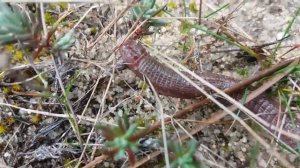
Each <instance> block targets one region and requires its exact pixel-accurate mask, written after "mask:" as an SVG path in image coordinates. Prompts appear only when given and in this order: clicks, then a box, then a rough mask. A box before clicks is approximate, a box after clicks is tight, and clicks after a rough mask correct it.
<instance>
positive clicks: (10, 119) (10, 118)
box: [7, 117, 16, 125]
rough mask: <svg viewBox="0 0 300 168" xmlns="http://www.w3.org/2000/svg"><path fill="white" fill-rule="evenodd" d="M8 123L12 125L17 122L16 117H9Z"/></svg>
mask: <svg viewBox="0 0 300 168" xmlns="http://www.w3.org/2000/svg"><path fill="white" fill-rule="evenodd" d="M7 122H8V124H9V125H12V124H14V123H15V122H16V120H15V118H14V117H9V118H8V120H7Z"/></svg>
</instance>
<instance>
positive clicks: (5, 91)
mask: <svg viewBox="0 0 300 168" xmlns="http://www.w3.org/2000/svg"><path fill="white" fill-rule="evenodd" d="M2 91H3V94H5V95H7V94H8V93H9V92H10V89H9V88H8V87H3V88H2Z"/></svg>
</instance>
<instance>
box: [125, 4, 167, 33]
mask: <svg viewBox="0 0 300 168" xmlns="http://www.w3.org/2000/svg"><path fill="white" fill-rule="evenodd" d="M164 8H165V6H162V7H161V8H157V6H156V5H155V0H141V1H140V4H139V5H137V6H136V7H133V8H132V9H131V17H132V19H133V20H137V19H138V18H139V17H141V20H146V19H148V24H149V26H155V27H160V26H165V25H166V24H167V22H165V21H163V20H161V19H151V18H152V17H153V16H155V15H157V14H158V13H159V12H161V11H163V10H164Z"/></svg>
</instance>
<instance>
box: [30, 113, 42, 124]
mask: <svg viewBox="0 0 300 168" xmlns="http://www.w3.org/2000/svg"><path fill="white" fill-rule="evenodd" d="M31 120H32V122H33V123H34V124H38V123H39V122H40V120H41V117H40V115H38V114H35V115H33V116H31Z"/></svg>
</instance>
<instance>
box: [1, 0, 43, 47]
mask: <svg viewBox="0 0 300 168" xmlns="http://www.w3.org/2000/svg"><path fill="white" fill-rule="evenodd" d="M30 17H31V16H30V14H29V13H28V14H26V13H25V12H22V11H21V10H20V9H19V8H16V7H14V6H8V5H7V4H5V3H2V2H0V45H3V44H9V43H13V42H17V41H21V42H23V41H28V40H31V39H32V38H33V37H34V34H35V32H36V28H37V25H38V24H33V22H32V21H33V19H30Z"/></svg>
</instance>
